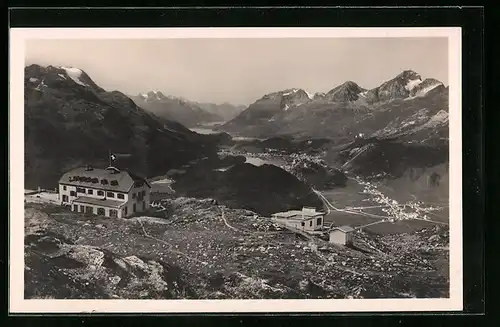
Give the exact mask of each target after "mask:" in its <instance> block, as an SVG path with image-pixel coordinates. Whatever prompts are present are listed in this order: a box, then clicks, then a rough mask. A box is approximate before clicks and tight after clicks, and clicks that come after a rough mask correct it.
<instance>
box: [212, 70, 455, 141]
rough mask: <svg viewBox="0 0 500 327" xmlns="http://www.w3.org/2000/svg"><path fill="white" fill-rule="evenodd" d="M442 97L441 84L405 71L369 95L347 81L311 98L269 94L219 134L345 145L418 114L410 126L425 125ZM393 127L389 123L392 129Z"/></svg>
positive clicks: (293, 92)
mask: <svg viewBox="0 0 500 327" xmlns="http://www.w3.org/2000/svg"><path fill="white" fill-rule="evenodd" d="M447 93H448V90H447V88H445V86H444V85H443V83H441V82H439V81H437V80H435V79H432V78H428V79H425V80H422V78H421V77H420V75H418V74H417V73H415V72H413V71H411V70H407V71H403V72H402V73H401V74H399V75H398V76H396V77H395V78H393V79H391V80H389V81H386V82H384V83H382V84H381V85H380V86H378V87H376V88H374V89H371V90H366V89H364V88H362V87H360V86H359V85H358V84H356V83H355V82H352V81H347V82H345V83H343V84H341V85H339V86H337V87H335V88H333V89H332V90H330V91H329V92H327V93H316V94H314V95H313V96H310V95H309V94H308V93H306V92H305V91H303V90H301V89H293V90H284V91H280V92H275V93H271V94H268V95H265V96H264V97H262V98H261V99H259V100H257V101H256V102H255V103H253V104H251V105H250V106H249V107H248V109H246V110H245V111H243V112H242V113H241V114H240V115H239V116H237V117H235V118H234V119H232V120H231V121H229V122H227V123H226V124H224V125H222V126H221V127H219V129H220V130H221V131H226V132H228V133H231V134H236V135H241V136H250V137H260V138H266V137H273V136H276V135H294V136H295V137H299V138H300V137H304V138H308V137H328V138H333V139H336V140H339V141H340V140H342V139H345V140H350V139H352V138H353V137H354V136H355V135H358V134H359V133H363V134H372V133H376V132H377V131H379V129H383V128H385V127H386V125H384V124H389V123H390V122H391V121H393V120H398V119H399V120H402V119H403V118H404V117H408V118H410V116H412V115H413V114H415V115H416V114H417V112H419V111H420V110H421V109H422V110H423V109H426V110H427V111H425V112H424V111H422V112H421V116H420V118H419V120H418V122H415V124H420V123H422V124H424V123H425V122H426V120H425V119H427V120H428V119H430V118H431V116H432V115H434V114H436V113H437V112H439V111H440V110H443V111H445V112H447V110H448V104H447V101H448V100H447V97H448V95H447ZM396 125H398V122H397V121H394V122H393V124H392V125H391V126H393V127H394V126H396ZM408 126H410V125H408ZM416 126H417V125H415V126H413V127H416ZM400 127H401V128H403V127H402V125H401V126H400ZM387 128H391V127H390V126H388V127H387ZM394 128H396V127H394ZM404 128H406V127H404ZM393 132H394V131H393ZM380 133H386V134H387V131H385V132H382V131H380Z"/></svg>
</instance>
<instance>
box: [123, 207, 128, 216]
mask: <svg viewBox="0 0 500 327" xmlns="http://www.w3.org/2000/svg"><path fill="white" fill-rule="evenodd" d="M124 210H125V216H126V215H127V207H125V209H124Z"/></svg>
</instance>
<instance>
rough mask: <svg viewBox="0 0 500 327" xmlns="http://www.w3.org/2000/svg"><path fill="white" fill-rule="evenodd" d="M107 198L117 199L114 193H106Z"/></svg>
mask: <svg viewBox="0 0 500 327" xmlns="http://www.w3.org/2000/svg"><path fill="white" fill-rule="evenodd" d="M106 196H107V197H108V198H114V197H115V193H113V192H108V193H106Z"/></svg>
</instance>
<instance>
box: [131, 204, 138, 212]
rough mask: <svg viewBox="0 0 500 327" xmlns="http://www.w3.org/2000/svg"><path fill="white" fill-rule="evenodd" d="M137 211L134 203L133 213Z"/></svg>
mask: <svg viewBox="0 0 500 327" xmlns="http://www.w3.org/2000/svg"><path fill="white" fill-rule="evenodd" d="M135 210H137V208H136V206H135V203H134V206H133V207H132V212H135Z"/></svg>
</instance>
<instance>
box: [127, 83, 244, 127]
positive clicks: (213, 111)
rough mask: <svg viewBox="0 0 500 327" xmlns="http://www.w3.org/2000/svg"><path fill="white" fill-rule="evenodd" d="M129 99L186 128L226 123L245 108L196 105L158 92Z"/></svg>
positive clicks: (210, 104) (230, 105)
mask: <svg viewBox="0 0 500 327" xmlns="http://www.w3.org/2000/svg"><path fill="white" fill-rule="evenodd" d="M130 98H131V99H132V100H133V101H134V102H135V103H136V104H137V105H138V106H140V107H141V108H144V109H146V110H149V111H151V112H153V113H154V114H156V115H158V116H160V117H164V118H166V119H169V120H173V121H177V122H179V123H181V124H183V125H184V126H186V127H193V126H197V125H199V124H203V123H210V122H223V121H227V120H229V119H231V118H233V117H234V116H236V115H237V114H239V113H240V112H241V111H242V110H244V108H245V107H244V106H234V105H232V104H229V103H223V104H215V103H198V102H195V101H189V100H187V99H184V98H182V97H174V96H171V95H168V96H165V95H164V94H163V93H162V92H160V91H149V92H146V93H141V94H138V95H136V96H131V97H130Z"/></svg>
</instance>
